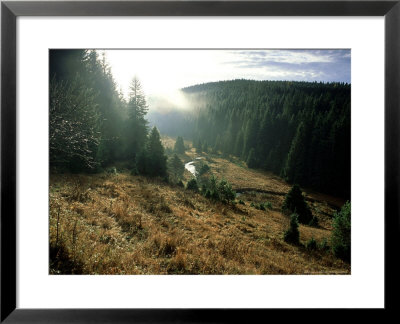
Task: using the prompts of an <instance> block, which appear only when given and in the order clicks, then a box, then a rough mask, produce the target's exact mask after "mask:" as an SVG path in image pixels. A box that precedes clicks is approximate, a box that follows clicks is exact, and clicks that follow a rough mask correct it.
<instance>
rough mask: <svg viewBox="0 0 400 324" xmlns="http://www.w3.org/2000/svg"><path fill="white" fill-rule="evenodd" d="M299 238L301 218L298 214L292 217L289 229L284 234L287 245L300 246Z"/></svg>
mask: <svg viewBox="0 0 400 324" xmlns="http://www.w3.org/2000/svg"><path fill="white" fill-rule="evenodd" d="M299 238H300V232H299V216H298V215H297V214H292V215H291V216H290V225H289V229H288V230H287V231H286V232H285V233H284V235H283V239H284V240H285V242H287V243H292V244H299Z"/></svg>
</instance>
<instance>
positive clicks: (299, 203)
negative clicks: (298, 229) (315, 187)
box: [282, 184, 312, 224]
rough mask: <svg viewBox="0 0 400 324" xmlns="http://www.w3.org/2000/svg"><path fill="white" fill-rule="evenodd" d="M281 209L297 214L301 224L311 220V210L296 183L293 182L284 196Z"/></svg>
mask: <svg viewBox="0 0 400 324" xmlns="http://www.w3.org/2000/svg"><path fill="white" fill-rule="evenodd" d="M282 210H283V212H284V213H296V214H298V220H299V222H300V223H302V224H309V223H310V222H311V220H312V213H311V210H310V208H309V207H308V204H307V202H306V201H305V199H304V196H303V193H302V192H301V189H300V187H299V186H298V185H297V184H295V185H294V186H293V187H292V188H291V189H290V191H289V192H288V193H287V195H286V196H285V201H284V202H283V206H282Z"/></svg>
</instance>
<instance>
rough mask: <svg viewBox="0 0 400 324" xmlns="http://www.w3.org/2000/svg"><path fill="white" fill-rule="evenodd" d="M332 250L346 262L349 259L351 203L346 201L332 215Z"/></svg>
mask: <svg viewBox="0 0 400 324" xmlns="http://www.w3.org/2000/svg"><path fill="white" fill-rule="evenodd" d="M331 241H332V250H333V253H334V254H335V255H336V256H337V257H338V258H341V259H343V260H345V261H347V262H350V259H351V204H350V202H346V203H345V204H344V205H343V206H342V208H341V210H340V211H339V212H336V213H335V214H334V216H333V232H332V238H331Z"/></svg>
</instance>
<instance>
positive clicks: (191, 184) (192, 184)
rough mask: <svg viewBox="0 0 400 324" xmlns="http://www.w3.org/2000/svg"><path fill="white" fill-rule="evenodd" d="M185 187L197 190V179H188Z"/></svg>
mask: <svg viewBox="0 0 400 324" xmlns="http://www.w3.org/2000/svg"><path fill="white" fill-rule="evenodd" d="M186 189H188V190H193V191H199V187H198V185H197V180H196V179H194V178H193V179H190V180H189V182H188V183H187V185H186Z"/></svg>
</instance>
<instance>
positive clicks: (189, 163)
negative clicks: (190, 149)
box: [185, 157, 203, 176]
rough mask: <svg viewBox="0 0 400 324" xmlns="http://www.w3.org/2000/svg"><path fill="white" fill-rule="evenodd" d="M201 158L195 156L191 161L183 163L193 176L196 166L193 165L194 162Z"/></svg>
mask: <svg viewBox="0 0 400 324" xmlns="http://www.w3.org/2000/svg"><path fill="white" fill-rule="evenodd" d="M201 159H203V158H202V157H197V158H195V159H194V160H193V161H190V162H188V163H186V164H185V169H186V170H188V171H189V172H190V173H191V174H193V175H194V176H196V166H195V165H194V163H195V162H197V161H198V160H201Z"/></svg>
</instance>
